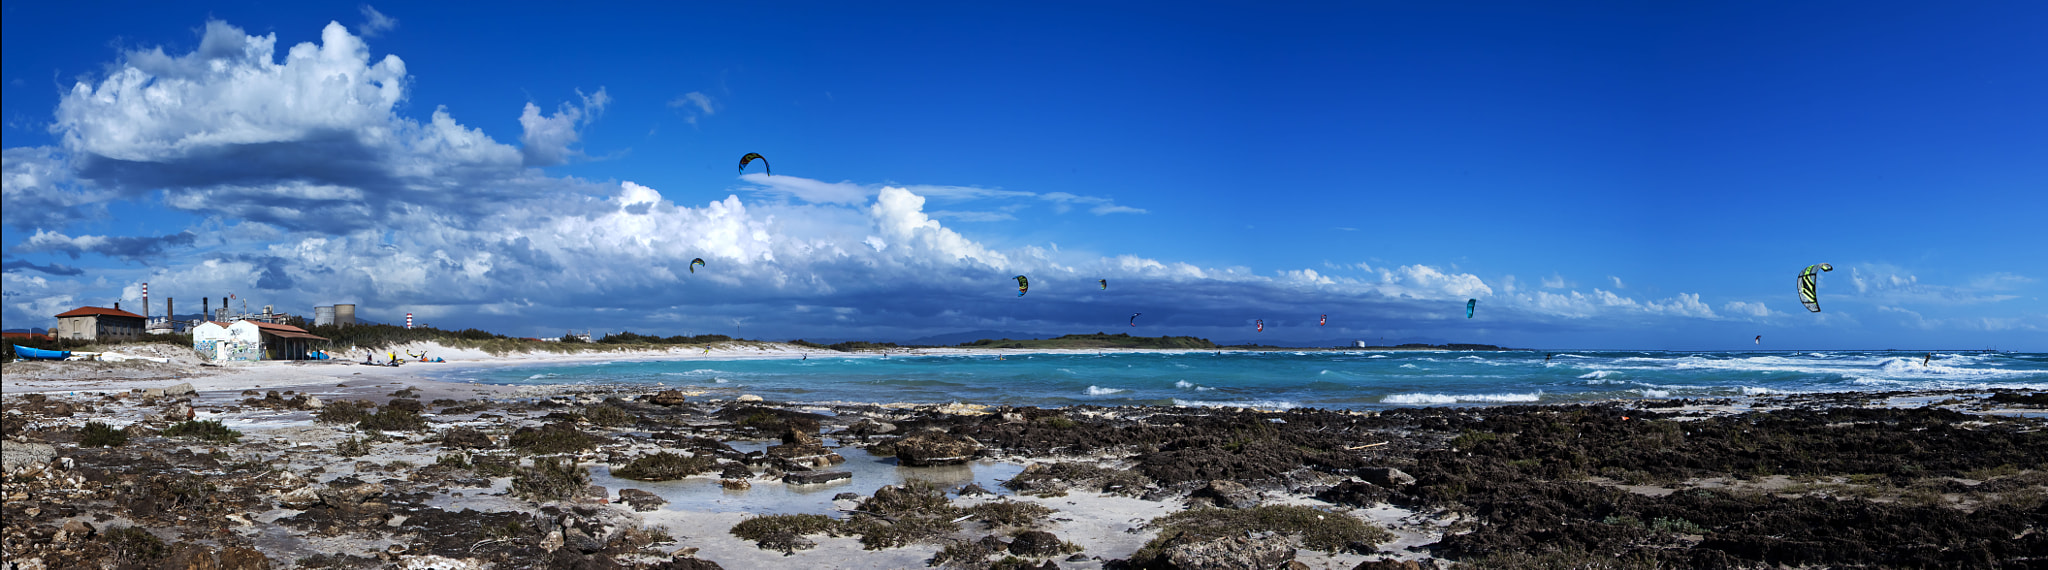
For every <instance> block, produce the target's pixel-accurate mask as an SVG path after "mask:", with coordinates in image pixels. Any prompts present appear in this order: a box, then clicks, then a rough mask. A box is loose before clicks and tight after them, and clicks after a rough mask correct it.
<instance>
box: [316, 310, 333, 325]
mask: <svg viewBox="0 0 2048 570" xmlns="http://www.w3.org/2000/svg"><path fill="white" fill-rule="evenodd" d="M333 325H334V306H333V305H328V306H324V307H313V326H316V327H325V326H333Z"/></svg>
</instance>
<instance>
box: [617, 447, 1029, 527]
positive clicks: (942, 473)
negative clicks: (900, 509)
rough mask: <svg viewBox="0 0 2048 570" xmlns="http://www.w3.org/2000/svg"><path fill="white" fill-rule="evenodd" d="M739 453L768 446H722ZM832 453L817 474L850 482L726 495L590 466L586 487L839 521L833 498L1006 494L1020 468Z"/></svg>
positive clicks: (773, 485)
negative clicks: (915, 487)
mask: <svg viewBox="0 0 2048 570" xmlns="http://www.w3.org/2000/svg"><path fill="white" fill-rule="evenodd" d="M727 445H731V446H732V447H733V448H734V449H737V450H739V451H740V452H741V453H745V452H749V451H758V450H761V449H764V448H766V447H767V446H768V445H769V444H768V443H767V442H746V441H732V442H727ZM835 451H837V452H838V453H839V454H840V455H842V456H845V457H846V462H845V463H841V464H839V465H834V466H831V467H827V468H824V469H822V471H845V472H848V473H851V474H853V478H852V479H846V480H840V481H833V482H831V483H825V484H822V485H785V484H783V483H781V482H780V481H762V480H760V479H749V480H748V481H749V482H751V483H753V488H752V489H747V490H731V489H726V488H725V487H723V486H721V485H719V483H718V478H717V476H716V475H715V474H707V475H698V476H695V477H690V478H687V479H681V480H676V481H635V480H632V479H620V478H617V477H613V476H612V473H611V468H610V467H608V466H605V465H602V464H597V465H591V466H590V476H591V480H592V481H591V482H592V483H594V484H596V485H600V486H603V487H604V488H605V489H608V490H610V491H611V493H612V494H613V495H614V496H616V495H617V494H618V490H619V489H639V490H642V491H647V492H649V493H654V494H656V495H660V496H661V498H663V499H667V500H668V504H667V505H663V506H662V508H663V509H665V510H673V511H694V512H719V513H753V514H764V515H769V514H775V515H780V514H822V515H833V516H835V517H837V516H839V515H840V513H839V512H838V509H839V508H840V507H838V506H835V505H833V504H832V497H833V496H834V495H838V494H840V493H858V494H860V495H861V496H863V497H866V496H871V495H873V494H874V493H875V490H876V489H880V488H882V486H884V485H901V484H903V482H904V481H907V480H910V479H924V480H927V481H931V482H934V483H938V484H939V487H940V488H943V489H946V490H948V491H952V490H954V489H958V488H959V487H960V486H962V485H966V484H968V483H974V484H977V485H981V487H982V488H984V489H988V490H989V491H990V492H994V493H999V494H1005V495H1007V494H1010V491H1009V490H1008V489H1004V488H1002V487H1001V486H1000V485H999V484H1000V483H1001V482H1003V481H1005V480H1008V479H1010V478H1011V477H1016V476H1017V474H1018V473H1020V472H1023V471H1024V466H1023V465H1018V464H1015V463H1007V462H1001V461H970V462H968V463H966V464H963V465H948V466H942V467H902V466H899V465H897V464H896V458H895V457H893V456H891V457H878V456H874V455H869V454H868V452H867V451H865V450H862V449H858V448H853V447H842V448H838V449H836V450H835Z"/></svg>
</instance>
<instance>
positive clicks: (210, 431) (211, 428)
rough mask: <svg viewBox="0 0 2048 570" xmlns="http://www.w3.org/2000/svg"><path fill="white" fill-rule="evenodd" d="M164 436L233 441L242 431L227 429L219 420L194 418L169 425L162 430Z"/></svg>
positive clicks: (239, 436)
mask: <svg viewBox="0 0 2048 570" xmlns="http://www.w3.org/2000/svg"><path fill="white" fill-rule="evenodd" d="M164 436H165V437H187V438H192V439H197V440H200V441H211V442H214V443H234V442H235V441H236V440H239V439H242V432H239V431H235V430H231V429H228V426H225V425H221V423H220V421H219V420H196V421H189V422H185V423H181V424H178V425H174V426H171V427H170V428H169V429H165V430H164Z"/></svg>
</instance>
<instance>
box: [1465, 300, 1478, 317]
mask: <svg viewBox="0 0 2048 570" xmlns="http://www.w3.org/2000/svg"><path fill="white" fill-rule="evenodd" d="M1477 308H1479V300H1478V299H1466V300H1465V318H1468V319H1469V318H1472V310H1473V309H1477Z"/></svg>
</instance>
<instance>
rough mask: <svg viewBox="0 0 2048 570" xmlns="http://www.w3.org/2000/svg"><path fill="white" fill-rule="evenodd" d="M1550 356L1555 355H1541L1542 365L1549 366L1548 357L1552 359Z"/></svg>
mask: <svg viewBox="0 0 2048 570" xmlns="http://www.w3.org/2000/svg"><path fill="white" fill-rule="evenodd" d="M1552 356H1555V355H1554V354H1545V355H1543V363H1544V364H1550V357H1552Z"/></svg>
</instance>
